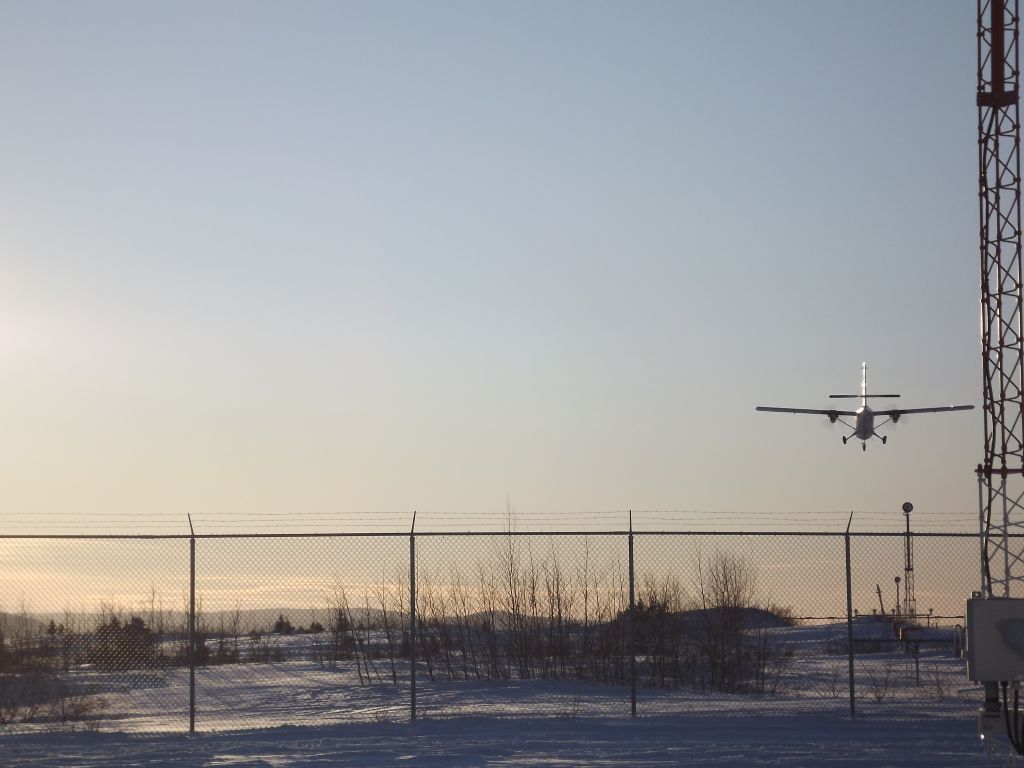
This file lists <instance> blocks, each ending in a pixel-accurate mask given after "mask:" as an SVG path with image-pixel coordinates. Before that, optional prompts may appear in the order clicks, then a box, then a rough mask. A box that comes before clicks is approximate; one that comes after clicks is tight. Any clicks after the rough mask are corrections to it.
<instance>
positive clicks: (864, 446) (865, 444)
mask: <svg viewBox="0 0 1024 768" xmlns="http://www.w3.org/2000/svg"><path fill="white" fill-rule="evenodd" d="M860 449H861V450H862V451H866V450H867V449H868V444H867V443H861V444H860Z"/></svg>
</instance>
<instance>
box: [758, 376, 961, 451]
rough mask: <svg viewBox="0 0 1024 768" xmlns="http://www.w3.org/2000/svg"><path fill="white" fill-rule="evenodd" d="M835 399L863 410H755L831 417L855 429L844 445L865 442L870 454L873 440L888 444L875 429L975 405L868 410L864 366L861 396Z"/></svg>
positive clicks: (863, 446)
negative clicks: (853, 401) (911, 417)
mask: <svg viewBox="0 0 1024 768" xmlns="http://www.w3.org/2000/svg"><path fill="white" fill-rule="evenodd" d="M829 397H831V398H854V399H857V398H859V399H860V408H858V409H857V410H856V411H838V410H815V409H811V408H776V407H773V406H765V405H758V406H755V410H758V411H772V412H775V413H816V414H820V415H822V416H828V420H829V421H830V422H832V423H833V424H835V423H836V422H837V421H838V422H839V423H840V424H843V425H844V426H847V427H849V428H850V429H852V430H853V434H851V435H844V436H843V445H846V441H847V440H849V439H850V438H851V437H855V438H857V439H858V440H860V441H861V450H864V451H866V450H867V449H868V440H870V439H871V438H872V437H877V438H879V439H880V440H881V441H882V445H885V439H886V435H879V434H878V433H877V432H875V429H877V428H878V427H880V426H882V425H883V424H887V423H889V422H890V421H891V422H892V423H893V424H895V423H896V422H898V421H899V420H900V417H901V416H904V415H905V414H908V413H945V412H946V411H969V410H971V409H972V408H974V406H973V405H942V406H938V407H936V408H890V409H887V410H884V411H876V410H873V409H872V408H870V407H868V397H869V395H868V364H867V363H862V364H861V379H860V394H859V395H829ZM870 397H899V395H870ZM844 416H847V417H852V418H853V419H854V422H853V423H852V424H851V423H850V422H848V421H845V420H844V419H843V418H842V417H844ZM877 416H885V417H886V419H885V421H883V422H881V423H878V424H876V423H875V417H877Z"/></svg>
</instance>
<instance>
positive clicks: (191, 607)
mask: <svg viewBox="0 0 1024 768" xmlns="http://www.w3.org/2000/svg"><path fill="white" fill-rule="evenodd" d="M188 529H189V532H190V534H191V535H190V536H189V540H188V549H189V567H188V732H189V733H195V732H196V531H195V529H194V528H193V527H192V515H189V516H188Z"/></svg>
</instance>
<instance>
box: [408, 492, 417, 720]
mask: <svg viewBox="0 0 1024 768" xmlns="http://www.w3.org/2000/svg"><path fill="white" fill-rule="evenodd" d="M416 643H417V640H416V511H415V510H413V513H412V528H411V529H410V530H409V686H410V688H409V705H410V716H411V719H413V720H415V719H416Z"/></svg>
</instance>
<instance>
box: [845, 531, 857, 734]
mask: <svg viewBox="0 0 1024 768" xmlns="http://www.w3.org/2000/svg"><path fill="white" fill-rule="evenodd" d="M852 522H853V512H851V513H850V519H849V520H848V521H847V522H846V535H845V536H844V537H843V538H844V539H845V540H846V647H847V653H848V655H849V657H850V717H851V718H854V717H856V716H857V701H856V693H857V691H856V688H855V687H854V684H853V571H852V568H851V564H850V523H852Z"/></svg>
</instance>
